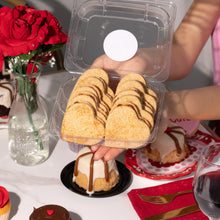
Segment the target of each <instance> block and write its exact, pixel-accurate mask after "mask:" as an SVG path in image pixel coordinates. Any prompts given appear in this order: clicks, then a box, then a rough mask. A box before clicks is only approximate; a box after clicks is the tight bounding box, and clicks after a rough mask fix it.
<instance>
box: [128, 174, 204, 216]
mask: <svg viewBox="0 0 220 220" xmlns="http://www.w3.org/2000/svg"><path fill="white" fill-rule="evenodd" d="M192 181H193V178H188V179H184V180H178V181H174V182H171V183H166V184H163V185H159V186H154V187H148V188H143V189H133V190H131V191H130V192H129V193H128V197H129V199H130V201H131V203H132V205H133V207H134V209H135V211H136V212H137V214H138V215H139V217H140V219H144V218H145V217H148V216H151V215H156V214H159V213H163V212H167V211H170V210H173V209H178V208H181V207H184V206H189V205H193V204H196V201H195V199H194V196H193V193H188V194H184V195H180V196H177V197H176V198H175V199H174V200H173V201H172V202H171V203H169V204H164V205H154V204H151V203H148V202H144V201H142V200H141V199H140V198H139V196H138V195H137V194H143V195H152V196H158V195H163V194H168V193H176V192H178V191H185V190H190V189H192ZM174 219H179V220H180V219H182V220H187V219H189V220H208V217H206V216H205V215H204V214H203V213H202V212H201V211H199V212H194V213H192V214H188V215H185V216H182V217H177V218H174Z"/></svg>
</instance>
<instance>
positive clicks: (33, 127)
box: [23, 97, 44, 150]
mask: <svg viewBox="0 0 220 220" xmlns="http://www.w3.org/2000/svg"><path fill="white" fill-rule="evenodd" d="M23 99H24V103H25V107H26V110H27V113H28V118H29V122H30V124H31V126H32V129H33V131H34V136H35V141H36V143H37V144H38V145H40V150H43V149H44V147H43V144H42V141H41V140H39V138H38V137H39V133H38V131H36V128H35V126H34V123H33V120H32V115H31V112H30V109H29V108H28V105H27V101H26V99H25V98H24V97H23ZM39 141H40V143H39Z"/></svg>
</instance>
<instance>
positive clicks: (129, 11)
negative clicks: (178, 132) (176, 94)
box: [64, 0, 176, 81]
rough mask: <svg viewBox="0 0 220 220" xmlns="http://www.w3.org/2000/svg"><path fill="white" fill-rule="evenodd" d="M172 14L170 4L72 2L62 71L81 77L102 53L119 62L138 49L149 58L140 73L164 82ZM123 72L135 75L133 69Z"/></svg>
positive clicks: (103, 0) (111, 0)
mask: <svg viewBox="0 0 220 220" xmlns="http://www.w3.org/2000/svg"><path fill="white" fill-rule="evenodd" d="M175 13H176V6H175V4H174V3H172V2H164V1H157V0H152V1H149V0H148V1H129V0H126V1H124V0H99V1H98V0H96V1H91V0H75V1H74V7H73V11H72V17H71V23H70V29H69V42H68V44H67V47H66V52H65V59H64V65H65V68H66V70H67V71H68V72H70V73H76V74H82V72H84V71H85V70H86V69H88V68H90V66H91V64H93V62H94V60H95V59H96V58H98V57H99V56H101V55H103V54H106V55H107V56H109V57H110V58H111V59H113V60H116V61H118V62H123V61H125V60H128V59H131V58H132V57H133V56H134V55H135V54H136V50H137V49H138V50H139V51H141V50H146V51H147V54H148V57H149V59H148V60H147V61H146V63H147V65H146V68H145V69H144V71H143V72H141V74H143V75H145V76H151V77H154V78H156V79H157V80H159V81H165V80H166V79H167V78H168V76H169V67H170V55H171V45H172V36H173V26H174V21H175ZM119 32H121V33H120V34H118V35H116V36H114V33H119ZM109 36H110V37H109ZM109 38H110V40H109ZM117 38H118V39H117ZM106 42H107V43H106ZM111 48H112V49H111ZM123 71H124V72H126V73H130V72H137V71H136V69H135V67H134V69H132V67H129V69H124V70H123Z"/></svg>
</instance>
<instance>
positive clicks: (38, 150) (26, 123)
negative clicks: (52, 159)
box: [8, 69, 49, 166]
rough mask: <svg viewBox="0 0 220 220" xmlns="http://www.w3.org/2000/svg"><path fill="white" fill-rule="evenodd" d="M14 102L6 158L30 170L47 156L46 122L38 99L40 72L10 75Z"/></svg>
mask: <svg viewBox="0 0 220 220" xmlns="http://www.w3.org/2000/svg"><path fill="white" fill-rule="evenodd" d="M13 75H14V79H15V94H14V100H13V103H12V106H11V110H10V112H9V119H8V120H9V121H8V135H9V154H10V156H11V158H12V159H13V160H14V161H15V162H16V163H18V164H22V165H26V166H32V165H36V164H39V163H42V162H43V161H45V160H46V159H47V158H48V156H49V133H48V118H47V113H46V110H45V106H44V103H43V102H42V100H41V98H40V96H39V90H38V83H39V77H40V69H39V70H38V71H37V72H35V73H32V74H18V73H13Z"/></svg>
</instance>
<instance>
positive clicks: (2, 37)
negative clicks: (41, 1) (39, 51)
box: [0, 6, 67, 64]
mask: <svg viewBox="0 0 220 220" xmlns="http://www.w3.org/2000/svg"><path fill="white" fill-rule="evenodd" d="M61 29H62V28H61V27H59V23H58V21H57V19H56V18H55V17H54V16H53V15H52V14H50V13H48V12H47V11H37V10H35V9H34V8H33V7H27V6H16V7H15V8H14V9H11V8H9V7H2V8H0V51H2V54H3V56H4V57H6V56H16V55H20V54H27V53H28V52H29V51H31V50H35V49H36V48H38V47H39V46H40V45H43V44H60V43H66V40H67V36H66V35H65V34H64V33H63V32H62V31H61ZM0 60H1V56H0ZM0 64H1V61H0Z"/></svg>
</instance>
